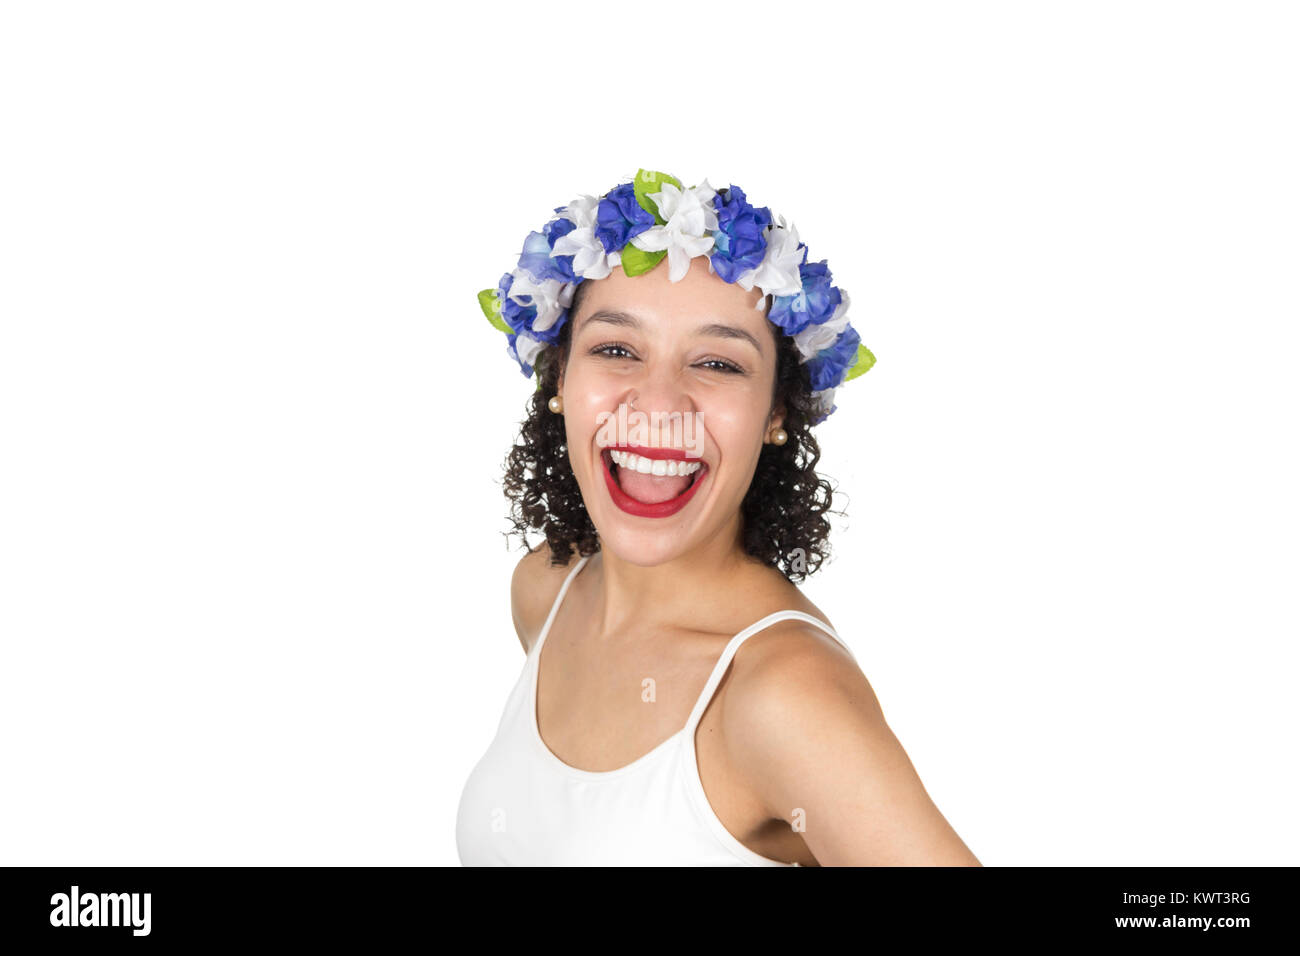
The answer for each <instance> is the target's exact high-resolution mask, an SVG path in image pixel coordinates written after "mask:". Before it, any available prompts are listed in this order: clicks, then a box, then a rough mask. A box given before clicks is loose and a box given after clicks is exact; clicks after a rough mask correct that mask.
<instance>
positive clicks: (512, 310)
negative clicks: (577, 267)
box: [497, 272, 582, 345]
mask: <svg viewBox="0 0 1300 956" xmlns="http://www.w3.org/2000/svg"><path fill="white" fill-rule="evenodd" d="M514 281H515V277H514V273H512V272H507V273H506V274H505V275H503V276H502V277H501V281H500V282H499V283H498V284H497V294H498V295H499V296H500V298H501V318H503V319H504V320H505V322H506V325H508V326H510V328H512V329H514V332H515V334H516V335H518V334H519V333H520V332H527V333H528V334H529V335H531V336H532V337H533V338H535V339H540V340H541V341H543V342H545V343H546V344H548V345H554V344H555V343H556V342H557V341H559V338H560V329H562V328H564V323H565V322H566V321H568V318H569V310H568V309H564V310H562V311H561V312H560V314H559V317H558V318H557V319H556V320H555V322H554V323H553V324H552V325H551V327H550V328H549V329H545V330H543V331H540V332H539V331H538V330H537V329H536V328H534V327H533V323H534V322H535V321H536V320H537V306H536V305H534V304H533V297H532V296H531V295H527V296H521V297H520V298H525V299H527V300H528V304H527V305H520V304H519V303H518V302H516V301H515V300H514V299H513V298H511V296H510V289H511V286H513V285H514ZM577 281H578V282H581V281H582V280H581V279H578V280H577ZM511 341H512V342H513V341H514V340H513V339H512V340H511Z"/></svg>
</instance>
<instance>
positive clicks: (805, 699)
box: [721, 620, 893, 802]
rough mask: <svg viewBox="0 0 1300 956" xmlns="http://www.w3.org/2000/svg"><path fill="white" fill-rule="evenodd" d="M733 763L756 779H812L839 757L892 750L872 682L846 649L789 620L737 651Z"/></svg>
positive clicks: (730, 692)
mask: <svg viewBox="0 0 1300 956" xmlns="http://www.w3.org/2000/svg"><path fill="white" fill-rule="evenodd" d="M721 718H722V722H723V726H724V728H725V729H726V740H727V751H728V757H729V759H730V760H732V761H733V763H734V765H735V767H736V768H737V769H738V770H740V771H741V773H742V774H743V775H744V776H745V777H746V778H748V779H750V780H764V779H767V780H769V781H771V782H772V785H773V794H772V798H773V799H774V800H776V801H777V802H780V801H781V799H782V795H781V792H780V791H781V784H782V781H797V780H799V779H800V778H801V777H802V778H803V779H808V775H809V774H810V773H812V772H813V768H824V767H826V766H834V765H835V763H836V761H837V759H838V756H839V755H841V754H844V753H846V752H848V751H857V752H861V751H862V749H863V748H864V747H867V748H871V747H875V748H877V749H878V750H879V751H880V752H882V753H883V752H884V751H885V750H888V749H890V748H892V746H893V744H892V743H891V741H893V734H892V732H891V731H890V729H889V727H888V725H887V724H886V722H885V717H884V713H883V712H882V710H881V707H880V703H879V701H878V700H877V698H876V694H875V691H874V689H873V688H872V686H871V684H870V682H869V681H868V680H867V676H866V675H865V674H864V673H863V672H862V670H861V668H860V667H859V666H858V664H857V662H856V661H855V660H854V659H853V657H852V656H851V655H850V654H849V652H848V651H847V650H845V648H844V647H843V646H842V645H840V644H839V642H837V641H836V640H835V639H834V638H832V637H831V636H830V635H829V634H827V633H825V632H824V631H822V630H821V629H820V628H818V627H816V626H814V625H812V624H808V623H806V622H804V621H798V620H789V621H781V622H779V623H777V624H774V625H772V626H771V627H768V628H765V629H764V630H762V631H760V632H759V633H757V634H755V635H754V636H752V637H750V638H749V639H747V640H746V641H745V642H744V643H743V644H742V645H741V646H740V648H739V649H738V650H737V652H736V656H735V657H734V659H733V661H732V670H731V674H730V679H729V681H728V688H727V692H726V695H725V698H724V701H723V708H722V714H721Z"/></svg>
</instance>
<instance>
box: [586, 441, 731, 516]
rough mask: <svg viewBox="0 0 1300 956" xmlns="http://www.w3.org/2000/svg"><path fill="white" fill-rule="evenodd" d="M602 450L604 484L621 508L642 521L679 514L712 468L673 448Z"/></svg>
mask: <svg viewBox="0 0 1300 956" xmlns="http://www.w3.org/2000/svg"><path fill="white" fill-rule="evenodd" d="M642 451H643V452H644V453H645V454H637V453H636V452H634V451H632V450H631V449H628V448H602V449H601V450H600V460H601V464H602V465H603V466H604V468H603V470H604V472H605V485H606V487H607V488H608V489H609V494H610V497H611V498H612V499H613V500H614V504H616V505H617V506H618V507H619V508H620V509H622V510H623V511H625V512H627V513H628V514H633V515H637V516H638V517H642V518H666V517H668V516H669V515H672V514H676V513H677V512H678V511H680V510H681V509H682V508H684V507H686V504H687V503H688V502H689V501H690V500H691V498H692V497H694V495H695V492H696V490H697V489H698V488H699V487H700V485H701V484H703V482H704V479H705V477H706V476H707V475H708V472H709V466H708V465H706V464H705V463H704V462H703V461H701V460H699V459H688V458H687V457H686V455H685V453H683V452H680V451H677V450H676V449H670V448H653V449H651V448H646V449H642Z"/></svg>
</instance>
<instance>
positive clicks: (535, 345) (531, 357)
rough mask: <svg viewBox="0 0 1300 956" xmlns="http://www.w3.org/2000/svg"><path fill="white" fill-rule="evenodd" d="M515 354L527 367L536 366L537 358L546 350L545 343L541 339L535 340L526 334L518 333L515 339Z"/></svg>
mask: <svg viewBox="0 0 1300 956" xmlns="http://www.w3.org/2000/svg"><path fill="white" fill-rule="evenodd" d="M514 348H515V353H516V354H517V355H518V357H519V359H520V360H521V361H522V362H523V363H524V364H525V365H528V366H533V365H536V364H537V356H538V355H540V354H541V353H542V349H544V348H546V343H545V342H543V341H542V340H541V339H535V338H533V337H532V336H531V335H529V334H528V333H527V332H520V333H519V334H518V335H517V336H516V337H515V345H514Z"/></svg>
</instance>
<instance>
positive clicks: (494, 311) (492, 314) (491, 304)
mask: <svg viewBox="0 0 1300 956" xmlns="http://www.w3.org/2000/svg"><path fill="white" fill-rule="evenodd" d="M478 305H479V308H480V309H482V310H483V314H484V315H486V316H487V320H488V321H489V322H491V323H492V327H493V328H495V329H499V330H500V331H502V332H504V333H505V334H506V335H509V334H510V333H511V332H513V331H514V330H513V329H512V328H510V326H509V325H507V324H506V320H505V319H503V318H501V299H500V298H499V297H498V295H497V290H496V289H484V290H483V291H482V292H480V293H479V294H478Z"/></svg>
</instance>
